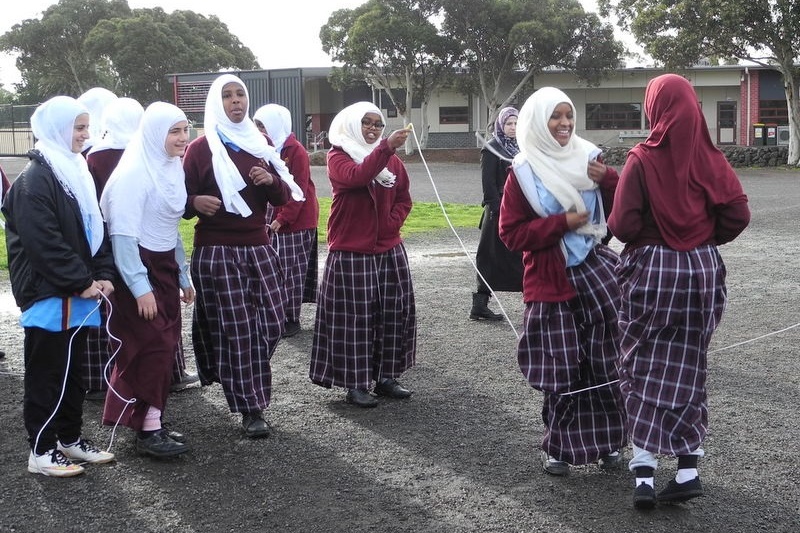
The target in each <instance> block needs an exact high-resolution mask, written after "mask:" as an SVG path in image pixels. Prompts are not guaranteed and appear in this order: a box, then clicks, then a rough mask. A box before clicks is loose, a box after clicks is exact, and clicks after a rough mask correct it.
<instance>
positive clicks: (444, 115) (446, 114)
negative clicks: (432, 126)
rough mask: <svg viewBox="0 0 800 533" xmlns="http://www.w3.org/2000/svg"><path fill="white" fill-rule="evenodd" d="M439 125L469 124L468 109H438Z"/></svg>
mask: <svg viewBox="0 0 800 533" xmlns="http://www.w3.org/2000/svg"><path fill="white" fill-rule="evenodd" d="M439 124H469V109H468V108H467V106H459V107H440V108H439Z"/></svg>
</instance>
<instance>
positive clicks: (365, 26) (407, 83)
mask: <svg viewBox="0 0 800 533" xmlns="http://www.w3.org/2000/svg"><path fill="white" fill-rule="evenodd" d="M436 13H437V9H436V8H435V7H434V6H432V5H431V4H430V3H428V2H420V1H413V0H370V1H369V2H367V3H366V4H364V5H362V6H360V7H358V8H355V9H352V10H351V9H340V10H338V11H335V12H334V13H333V14H332V15H331V16H330V17H329V19H328V22H327V23H326V24H325V25H324V26H323V27H322V28H321V30H320V40H321V41H322V49H323V50H324V51H325V53H327V54H328V55H329V56H330V57H331V59H333V60H334V61H340V62H342V63H343V64H344V66H343V67H342V68H341V69H334V76H333V78H332V81H334V82H335V83H336V82H338V85H340V86H341V85H342V84H344V83H346V82H347V81H349V80H352V79H354V78H357V77H361V78H362V79H364V80H366V81H367V83H368V84H369V85H370V86H372V87H374V88H378V89H382V90H384V91H385V92H386V94H387V95H388V96H389V98H390V99H391V101H392V104H393V105H394V106H395V108H396V109H397V112H398V114H399V115H400V116H402V117H403V123H404V124H408V123H409V122H410V111H411V109H412V107H413V102H414V101H415V95H419V99H420V100H421V102H422V106H421V116H422V124H421V127H420V128H418V131H420V132H421V138H420V145H421V146H423V147H424V146H426V142H427V136H428V116H427V115H428V113H427V108H428V103H429V102H430V98H431V96H432V94H433V92H434V91H435V90H436V89H437V88H439V87H441V86H442V84H443V83H444V82H445V80H446V79H447V76H448V75H449V73H450V67H451V66H452V63H453V59H454V52H453V47H452V44H451V41H450V40H449V39H447V38H446V37H443V36H441V35H439V32H438V30H437V28H436V26H434V25H433V24H432V23H431V22H430V20H429V19H430V18H431V17H432V16H434V15H435V14H436ZM407 149H408V150H411V149H412V148H411V146H410V143H409V145H408V146H407Z"/></svg>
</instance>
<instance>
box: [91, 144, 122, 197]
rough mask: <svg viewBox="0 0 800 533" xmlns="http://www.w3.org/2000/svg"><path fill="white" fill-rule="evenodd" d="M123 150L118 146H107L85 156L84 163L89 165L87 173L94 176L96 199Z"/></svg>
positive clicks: (115, 166)
mask: <svg viewBox="0 0 800 533" xmlns="http://www.w3.org/2000/svg"><path fill="white" fill-rule="evenodd" d="M124 151H125V150H122V149H119V148H109V149H107V150H98V151H97V152H92V153H91V154H89V155H87V156H86V164H87V165H88V166H89V173H90V174H91V175H92V178H94V187H95V189H96V190H97V199H98V200H100V195H102V194H103V189H104V188H105V186H106V183H108V178H110V177H111V173H112V172H113V171H114V169H115V168H117V164H118V163H119V160H120V158H121V157H122V153H123V152H124Z"/></svg>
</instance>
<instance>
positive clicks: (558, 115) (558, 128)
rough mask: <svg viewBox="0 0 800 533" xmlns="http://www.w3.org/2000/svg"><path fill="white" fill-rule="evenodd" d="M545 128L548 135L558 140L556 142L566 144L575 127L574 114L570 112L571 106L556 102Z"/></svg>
mask: <svg viewBox="0 0 800 533" xmlns="http://www.w3.org/2000/svg"><path fill="white" fill-rule="evenodd" d="M547 129H548V130H550V135H552V136H553V138H554V139H555V140H556V141H558V144H560V145H561V146H566V145H567V143H569V139H570V137H571V136H572V130H574V129H575V114H574V113H573V112H572V106H571V105H569V104H568V103H566V102H561V103H560V104H558V105H557V106H556V108H555V109H553V114H552V115H550V119H549V120H548V121H547Z"/></svg>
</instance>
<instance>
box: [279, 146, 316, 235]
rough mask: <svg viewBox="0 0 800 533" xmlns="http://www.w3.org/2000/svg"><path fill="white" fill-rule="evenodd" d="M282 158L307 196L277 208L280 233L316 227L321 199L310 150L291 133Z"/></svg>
mask: <svg viewBox="0 0 800 533" xmlns="http://www.w3.org/2000/svg"><path fill="white" fill-rule="evenodd" d="M281 158H282V159H283V160H284V162H285V163H286V166H287V167H289V172H291V173H292V176H294V181H295V183H297V186H298V187H300V189H302V190H303V195H304V196H305V197H306V199H305V201H304V202H296V201H294V200H292V199H291V198H289V201H288V202H287V203H286V204H284V205H282V206H281V207H278V208H277V209H276V210H275V220H277V221H278V222H280V223H281V229H279V230H278V233H291V232H293V231H302V230H306V229H313V228H316V227H317V225H318V224H319V201H317V188H316V186H315V185H314V182H313V181H312V180H311V164H310V163H309V161H308V151H307V150H306V149H305V147H304V146H303V145H302V144H300V142H299V141H298V140H297V139H296V138H295V136H294V133H292V134H290V135H289V137H288V138H287V139H286V141H285V142H284V143H283V149H282V150H281Z"/></svg>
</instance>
